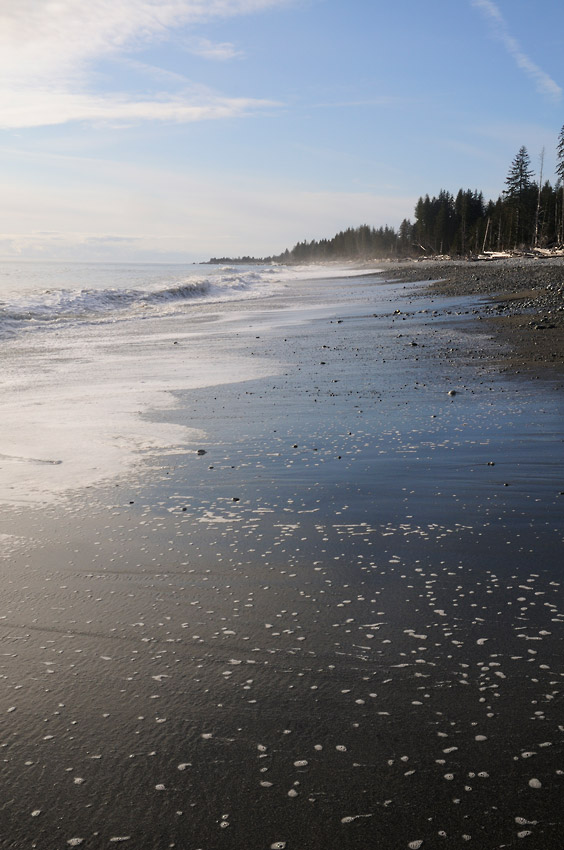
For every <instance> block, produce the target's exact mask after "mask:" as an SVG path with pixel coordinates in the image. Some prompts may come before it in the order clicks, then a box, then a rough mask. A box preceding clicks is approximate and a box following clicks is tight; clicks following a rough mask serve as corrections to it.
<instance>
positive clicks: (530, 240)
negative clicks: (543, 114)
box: [210, 126, 564, 263]
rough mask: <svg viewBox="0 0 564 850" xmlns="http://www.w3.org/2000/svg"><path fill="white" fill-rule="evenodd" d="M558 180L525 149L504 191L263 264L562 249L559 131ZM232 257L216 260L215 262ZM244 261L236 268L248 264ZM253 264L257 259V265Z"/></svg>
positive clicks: (436, 201)
mask: <svg viewBox="0 0 564 850" xmlns="http://www.w3.org/2000/svg"><path fill="white" fill-rule="evenodd" d="M556 153H557V164H556V182H555V184H554V186H552V185H551V183H550V181H548V180H546V181H545V182H543V173H542V172H543V163H544V151H543V153H542V154H541V157H540V163H541V165H540V173H539V176H538V179H537V178H536V177H535V174H534V171H533V168H532V166H531V160H530V156H529V153H528V151H527V148H526V147H521V148H520V150H519V151H518V153H517V155H516V156H515V158H514V159H513V161H512V163H511V165H510V167H509V171H508V173H507V177H506V179H505V189H504V191H503V192H502V194H501V195H500V196H499V197H498V198H497V200H495V201H493V200H489V201H486V200H485V199H484V195H483V193H482V192H480V191H478V190H477V189H474V190H472V189H459V190H458V192H457V194H456V196H455V195H453V194H452V193H451V192H449V191H447V190H445V189H441V191H440V192H439V194H438V195H437V196H436V197H432V198H431V197H429V195H425V197H424V198H423V197H421V198H419V200H418V201H417V204H416V205H415V210H414V221H413V222H412V221H411V220H410V219H404V220H403V221H402V223H401V224H400V226H399V228H398V229H397V230H396V229H394V228H393V227H388V226H387V225H386V226H385V227H378V228H375V227H370V226H369V225H367V224H363V225H361V226H360V227H354V228H353V227H350V228H348V229H347V230H344V231H341V232H340V233H337V234H336V235H335V236H333V238H331V239H321V240H319V241H318V240H315V239H314V240H312V241H311V242H308V241H304V242H298V243H297V244H296V245H295V246H294V247H293V248H292V249H290V250H288V249H287V250H286V251H284V252H283V253H282V254H279V255H278V256H275V257H265V258H263V260H262V262H269V261H273V262H281V263H304V262H312V261H313V262H320V261H325V260H337V259H358V258H394V257H397V258H401V257H413V256H429V255H443V254H449V255H452V256H460V257H467V256H472V255H478V254H480V253H484V252H510V251H529V250H531V249H534V248H549V249H550V248H557V247H561V248H562V247H564V126H563V127H562V129H561V131H560V134H559V137H558V142H557V147H556ZM228 259H229V260H230V261H231V262H233V259H232V258H226V257H223V258H221V259H216V258H213V259H212V260H210V262H211V263H214V262H224V261H226V260H228ZM252 261H253V260H252V258H250V257H244V258H241V259H239V262H252ZM255 262H256V260H255Z"/></svg>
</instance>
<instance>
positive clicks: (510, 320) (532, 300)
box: [385, 257, 564, 377]
mask: <svg viewBox="0 0 564 850" xmlns="http://www.w3.org/2000/svg"><path fill="white" fill-rule="evenodd" d="M385 274H386V276H387V277H390V278H391V279H393V280H404V281H406V282H407V281H419V280H427V281H429V282H430V283H429V289H430V291H431V292H434V293H436V294H437V295H438V296H447V297H448V296H455V295H467V296H474V297H475V298H476V307H477V309H478V312H477V316H478V318H479V320H480V321H481V320H485V321H486V323H487V325H488V327H489V328H491V332H492V333H493V334H495V335H496V336H497V337H499V339H500V341H502V342H503V343H505V348H504V350H503V353H501V354H500V356H499V358H498V361H497V362H498V365H499V368H500V369H501V370H503V371H506V372H508V373H520V372H526V373H528V374H530V375H536V376H537V377H539V376H540V375H542V374H546V373H547V372H551V373H555V374H557V375H563V374H564V258H562V257H554V258H543V259H540V258H524V257H514V258H507V259H505V258H502V259H495V260H489V261H472V260H446V261H445V260H433V259H425V260H416V261H413V260H412V261H400V262H398V263H395V262H394V263H390V264H389V265H386V266H385Z"/></svg>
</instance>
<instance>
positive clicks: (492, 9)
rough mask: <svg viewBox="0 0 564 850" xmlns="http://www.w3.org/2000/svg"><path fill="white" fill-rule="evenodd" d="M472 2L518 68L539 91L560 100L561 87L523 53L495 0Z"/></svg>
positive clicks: (473, 0)
mask: <svg viewBox="0 0 564 850" xmlns="http://www.w3.org/2000/svg"><path fill="white" fill-rule="evenodd" d="M471 2H472V5H473V6H474V7H475V8H476V9H479V10H480V11H481V12H482V13H483V15H484V16H485V18H486V19H487V20H488V21H489V23H490V27H491V31H492V34H493V36H494V38H496V39H497V41H499V42H500V43H501V44H502V45H503V46H504V48H505V49H506V51H507V52H508V53H509V55H510V56H511V57H512V58H513V59H514V61H515V64H516V65H517V67H518V68H520V69H521V70H522V71H524V72H525V74H527V76H528V77H530V78H531V79H532V80H533V82H534V83H535V85H536V88H537V91H538V92H539V93H540V94H543V95H546V96H548V97H550V98H551V99H553V100H560V99H561V98H562V89H561V87H560V86H559V85H558V83H557V82H555V81H554V80H553V79H552V77H551V76H550V75H549V74H547V73H546V71H543V70H542V68H540V67H539V66H538V65H537V64H536V63H535V62H533V60H532V59H531V58H530V57H529V56H527V54H526V53H524V52H523V50H522V48H521V46H520V44H519V42H518V41H517V39H516V38H514V37H513V36H512V35H511V33H510V32H509V28H508V26H507V22H506V20H505V18H504V17H503V15H502V13H501V11H500V9H499V7H498V6H497V5H496V4H495V3H494V2H493V0H471Z"/></svg>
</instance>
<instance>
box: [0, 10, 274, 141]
mask: <svg viewBox="0 0 564 850" xmlns="http://www.w3.org/2000/svg"><path fill="white" fill-rule="evenodd" d="M286 2H288V0H88V2H85V0H59V2H57V3H46V2H45V0H18V2H17V3H15V2H12V0H0V114H1V115H2V117H3V120H2V121H1V122H0V124H2V125H3V126H4V127H31V126H38V125H40V124H58V123H65V122H68V121H73V120H98V119H105V118H108V119H109V120H115V119H116V118H119V117H121V118H123V119H125V120H132V119H136V120H149V119H155V118H156V119H157V120H173V121H195V120H202V119H206V118H210V117H214V118H217V117H221V116H222V115H233V114H242V113H243V112H244V111H248V110H250V109H251V108H254V107H257V106H258V107H262V106H264V105H265V104H264V102H262V101H258V102H256V103H254V102H253V101H252V100H251V99H244V98H243V99H241V100H229V99H227V98H218V97H217V96H213V95H212V96H211V97H210V100H209V102H208V103H202V102H197V103H193V102H192V101H191V100H190V98H188V97H187V96H186V95H184V96H173V97H167V96H164V97H161V98H156V99H154V100H145V99H139V98H136V97H133V96H128V95H127V94H125V93H119V92H114V93H113V94H110V95H108V96H102V95H101V94H97V95H94V94H92V93H91V92H92V85H91V79H90V74H91V72H92V67H93V65H94V63H95V62H96V61H99V60H102V59H107V58H117V57H120V58H121V57H123V56H124V55H128V54H131V53H132V52H135V51H138V50H139V49H141V48H142V47H144V46H146V45H148V44H151V43H155V42H159V41H160V42H162V41H166V40H167V39H168V38H169V37H170V36H171V33H172V32H173V31H174V32H175V33H176V32H177V31H178V29H179V28H180V27H184V26H188V25H191V24H196V23H199V22H203V21H205V20H208V19H211V18H214V17H226V16H234V15H240V14H246V13H250V12H257V11H260V10H263V9H266V8H268V7H273V6H277V5H282V4H284V3H286ZM194 47H195V48H196V49H197V50H198V51H199V52H200V53H201V54H202V55H207V56H208V57H210V58H216V59H226V58H230V57H232V56H235V55H236V54H237V51H236V50H235V48H234V47H233V45H230V44H227V43H226V44H215V45H214V44H213V43H212V42H209V41H206V40H204V39H202V40H200V41H199V42H195V43H194Z"/></svg>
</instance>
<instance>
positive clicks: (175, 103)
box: [0, 89, 277, 129]
mask: <svg viewBox="0 0 564 850" xmlns="http://www.w3.org/2000/svg"><path fill="white" fill-rule="evenodd" d="M0 104H1V110H0V127H2V128H3V129H18V128H24V127H28V128H29V127H46V126H53V125H55V124H65V123H68V122H70V121H88V122H93V123H101V122H103V123H105V124H110V125H113V126H123V125H127V124H131V123H134V122H138V121H170V122H174V123H191V122H194V121H209V120H217V119H220V118H236V117H241V116H244V115H248V114H250V113H251V112H256V111H257V110H259V109H265V108H272V107H274V106H276V105H277V103H276V102H275V101H270V100H258V99H255V98H228V97H220V96H219V95H211V94H210V95H209V96H208V97H207V98H206V99H202V98H200V99H199V101H198V99H193V98H192V97H191V96H190V95H189V94H188V95H185V96H183V95H179V96H176V97H171V96H170V95H167V94H163V95H162V96H161V97H160V98H152V99H146V100H143V99H133V98H131V97H125V96H120V95H114V96H105V97H101V96H100V97H98V96H95V95H88V94H73V93H72V92H68V91H65V90H60V91H54V90H51V89H49V90H41V89H36V90H33V91H27V92H21V91H20V92H16V93H14V94H13V96H10V95H9V94H8V95H2V94H1V93H0Z"/></svg>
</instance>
